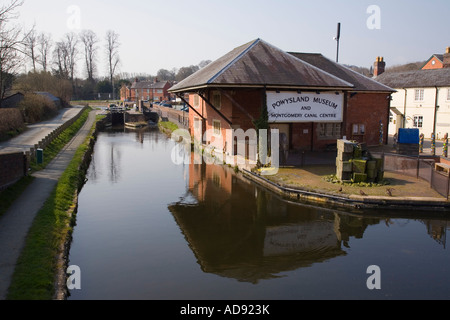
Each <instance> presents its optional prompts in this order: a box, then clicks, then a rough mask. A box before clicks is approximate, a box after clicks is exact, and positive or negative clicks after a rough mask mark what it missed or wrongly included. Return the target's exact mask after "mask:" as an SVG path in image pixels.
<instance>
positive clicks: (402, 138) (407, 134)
mask: <svg viewBox="0 0 450 320" xmlns="http://www.w3.org/2000/svg"><path fill="white" fill-rule="evenodd" d="M398 143H417V144H418V143H419V129H406V128H401V129H398Z"/></svg>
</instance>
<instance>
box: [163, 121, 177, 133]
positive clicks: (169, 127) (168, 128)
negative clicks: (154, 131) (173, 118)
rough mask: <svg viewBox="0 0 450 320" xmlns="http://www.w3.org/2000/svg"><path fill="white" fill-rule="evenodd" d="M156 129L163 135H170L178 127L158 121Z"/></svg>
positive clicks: (167, 122) (171, 123)
mask: <svg viewBox="0 0 450 320" xmlns="http://www.w3.org/2000/svg"><path fill="white" fill-rule="evenodd" d="M158 127H159V129H161V130H162V131H163V132H165V133H172V132H174V131H175V130H177V129H178V126H177V125H176V124H175V123H173V122H170V121H160V122H158Z"/></svg>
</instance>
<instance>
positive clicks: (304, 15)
mask: <svg viewBox="0 0 450 320" xmlns="http://www.w3.org/2000/svg"><path fill="white" fill-rule="evenodd" d="M1 1H2V2H5V1H6V0H1ZM8 1H9V0H8ZM374 5H375V6H376V7H375V9H379V11H377V10H375V11H374V10H373V8H374V7H373V6H374ZM368 9H371V10H369V12H368ZM18 12H19V14H20V17H19V19H18V21H17V22H18V23H20V24H22V25H23V26H24V27H30V26H32V25H33V24H34V25H35V28H36V30H37V31H38V32H41V31H44V32H48V33H50V34H51V35H52V38H53V40H54V41H58V40H59V39H60V38H61V37H62V36H63V35H64V34H65V33H67V32H71V31H74V32H78V31H80V30H82V29H91V30H92V31H94V32H95V33H97V35H98V36H99V37H100V38H101V39H102V43H101V50H100V51H99V53H100V54H101V56H100V57H101V58H102V61H99V66H100V72H99V73H100V74H99V76H104V75H106V72H105V71H104V70H105V68H104V65H105V59H103V57H104V55H103V53H104V52H103V46H104V38H105V34H106V31H107V30H109V29H111V30H114V31H116V32H117V33H118V34H119V35H120V42H121V47H120V58H121V65H120V71H121V72H129V73H148V74H152V75H155V74H156V73H157V71H158V70H159V69H168V70H171V69H172V68H180V67H183V66H189V65H196V64H198V63H199V62H200V61H202V60H215V59H217V58H219V57H221V56H222V55H224V54H226V53H227V52H229V51H231V50H232V49H234V48H235V47H237V46H240V45H242V44H245V43H247V42H249V41H252V40H254V39H256V38H261V39H263V40H265V41H266V42H269V43H271V44H272V45H274V46H276V47H278V48H280V49H282V50H285V51H297V52H318V53H322V54H323V55H325V56H326V57H328V58H330V59H332V60H335V57H336V41H335V40H333V37H334V36H335V35H336V26H337V23H338V22H340V23H341V39H340V53H339V62H340V63H344V64H352V65H357V66H363V67H370V66H371V65H372V64H373V62H374V61H375V58H376V57H377V56H383V57H384V58H385V61H386V63H387V66H392V65H396V64H402V63H407V62H415V61H423V60H427V59H428V58H429V57H430V56H431V55H432V54H434V53H444V51H445V48H446V47H447V46H450V37H449V36H448V30H449V28H448V25H447V24H448V17H449V16H450V1H448V0H430V1H424V0H390V1H385V0H371V1H365V0H353V1H351V0H339V1H338V0H323V1H321V0H316V1H302V0H276V1H272V0H226V1H224V0H220V1H219V0H192V1H188V0H158V1H154V0H148V1H142V0H140V1H138V0H108V1H106V0H89V1H88V0H78V1H77V0H71V1H67V0H25V3H24V5H23V6H22V7H20V9H19V11H18ZM78 69H79V70H78V71H79V72H80V73H81V74H82V75H84V72H83V71H84V69H83V67H82V60H80V63H79V67H78Z"/></svg>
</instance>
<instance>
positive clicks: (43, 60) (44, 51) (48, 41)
mask: <svg viewBox="0 0 450 320" xmlns="http://www.w3.org/2000/svg"><path fill="white" fill-rule="evenodd" d="M51 46H52V38H51V36H50V35H49V34H46V33H44V32H42V33H40V34H39V36H38V38H37V51H38V60H37V61H38V63H39V64H40V65H41V66H42V70H44V72H47V65H48V61H49V54H50V50H51Z"/></svg>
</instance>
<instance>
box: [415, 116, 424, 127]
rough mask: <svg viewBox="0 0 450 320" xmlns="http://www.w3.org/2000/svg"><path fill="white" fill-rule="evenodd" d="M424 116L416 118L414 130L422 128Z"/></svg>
mask: <svg viewBox="0 0 450 320" xmlns="http://www.w3.org/2000/svg"><path fill="white" fill-rule="evenodd" d="M422 126H423V116H414V128H422Z"/></svg>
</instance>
